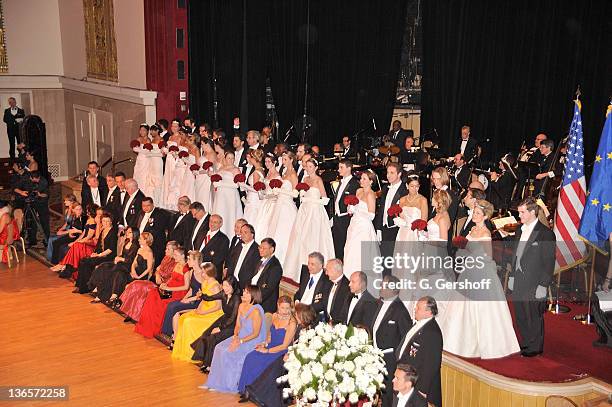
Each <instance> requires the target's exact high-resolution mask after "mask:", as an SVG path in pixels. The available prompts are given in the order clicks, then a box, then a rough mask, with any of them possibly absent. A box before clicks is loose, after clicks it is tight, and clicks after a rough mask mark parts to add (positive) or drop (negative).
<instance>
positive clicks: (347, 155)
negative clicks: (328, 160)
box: [340, 136, 357, 160]
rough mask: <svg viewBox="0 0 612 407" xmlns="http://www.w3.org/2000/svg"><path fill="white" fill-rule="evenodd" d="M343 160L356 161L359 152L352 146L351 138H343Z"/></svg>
mask: <svg viewBox="0 0 612 407" xmlns="http://www.w3.org/2000/svg"><path fill="white" fill-rule="evenodd" d="M340 157H341V159H347V160H356V159H357V150H355V148H354V147H353V146H351V139H350V137H349V136H344V137H342V155H341V156H340Z"/></svg>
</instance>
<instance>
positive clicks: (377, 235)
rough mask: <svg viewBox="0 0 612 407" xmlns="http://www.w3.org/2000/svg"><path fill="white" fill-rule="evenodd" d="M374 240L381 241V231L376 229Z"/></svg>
mask: <svg viewBox="0 0 612 407" xmlns="http://www.w3.org/2000/svg"><path fill="white" fill-rule="evenodd" d="M376 240H378V241H379V242H382V232H381V231H380V230H377V231H376Z"/></svg>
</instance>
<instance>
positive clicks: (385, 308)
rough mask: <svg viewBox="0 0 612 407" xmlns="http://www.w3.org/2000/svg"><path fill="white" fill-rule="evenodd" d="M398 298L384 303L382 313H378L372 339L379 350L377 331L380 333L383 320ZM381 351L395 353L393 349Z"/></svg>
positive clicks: (381, 308)
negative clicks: (379, 329)
mask: <svg viewBox="0 0 612 407" xmlns="http://www.w3.org/2000/svg"><path fill="white" fill-rule="evenodd" d="M396 298H397V296H395V297H393V298H390V299H387V300H384V301H383V303H382V306H381V307H380V311H379V312H378V315H377V316H376V320H374V327H373V328H372V337H373V338H374V346H375V347H377V348H378V344H377V343H376V331H378V328H379V327H380V323H381V322H382V320H383V318H384V317H385V314H386V313H387V311H388V310H389V307H390V306H391V304H392V303H393V301H395V299H396ZM381 350H382V351H383V352H384V353H390V352H393V349H381Z"/></svg>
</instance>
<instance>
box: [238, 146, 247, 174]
mask: <svg viewBox="0 0 612 407" xmlns="http://www.w3.org/2000/svg"><path fill="white" fill-rule="evenodd" d="M248 152H249V146H246V145H245V146H244V147H243V149H242V153H241V154H240V162H239V163H238V168H240V170H241V171H242V172H243V173H244V170H245V168H246V167H247V165H248V162H247V153H248Z"/></svg>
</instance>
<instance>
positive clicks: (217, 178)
mask: <svg viewBox="0 0 612 407" xmlns="http://www.w3.org/2000/svg"><path fill="white" fill-rule="evenodd" d="M222 179H223V178H222V177H221V175H219V174H213V175H211V176H210V180H211V181H212V182H219V181H221V180H222Z"/></svg>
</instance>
